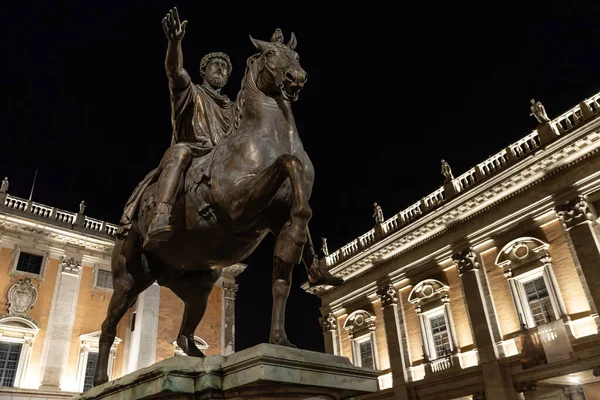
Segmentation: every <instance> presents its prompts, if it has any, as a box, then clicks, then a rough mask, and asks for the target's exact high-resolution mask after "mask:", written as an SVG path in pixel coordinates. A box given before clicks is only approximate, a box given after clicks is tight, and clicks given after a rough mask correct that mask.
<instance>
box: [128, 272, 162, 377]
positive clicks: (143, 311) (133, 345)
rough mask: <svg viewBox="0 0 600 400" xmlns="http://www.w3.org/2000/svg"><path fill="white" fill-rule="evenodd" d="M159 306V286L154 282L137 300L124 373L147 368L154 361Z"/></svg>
mask: <svg viewBox="0 0 600 400" xmlns="http://www.w3.org/2000/svg"><path fill="white" fill-rule="evenodd" d="M159 306H160V286H159V285H158V284H157V283H156V282H154V283H153V284H152V285H150V287H149V288H148V289H146V290H144V291H143V292H142V293H141V294H140V295H139V296H138V299H137V304H136V308H135V324H134V326H133V332H131V336H130V338H131V341H130V343H129V352H128V358H129V359H128V362H127V372H126V373H131V372H133V371H136V370H138V369H141V368H145V367H149V366H151V365H152V364H154V362H155V361H156V340H157V335H158V309H159Z"/></svg>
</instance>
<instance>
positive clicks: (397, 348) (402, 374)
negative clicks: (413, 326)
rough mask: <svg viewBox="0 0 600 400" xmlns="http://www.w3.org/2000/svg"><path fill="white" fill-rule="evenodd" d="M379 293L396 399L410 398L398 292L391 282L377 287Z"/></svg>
mask: <svg viewBox="0 0 600 400" xmlns="http://www.w3.org/2000/svg"><path fill="white" fill-rule="evenodd" d="M377 295H378V296H379V299H380V300H381V307H382V308H383V322H384V325H385V335H386V339H387V344H388V354H389V357H390V367H391V370H392V378H393V387H394V395H395V397H394V398H396V399H406V400H408V398H409V397H408V389H407V387H406V381H407V376H406V363H407V360H405V359H404V349H403V347H404V346H403V340H402V337H403V332H402V324H401V321H400V316H399V313H398V303H399V301H400V300H399V297H398V292H397V291H396V289H395V288H394V286H393V285H392V284H391V283H385V284H383V285H382V286H380V287H379V288H378V289H377Z"/></svg>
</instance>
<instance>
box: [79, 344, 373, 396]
mask: <svg viewBox="0 0 600 400" xmlns="http://www.w3.org/2000/svg"><path fill="white" fill-rule="evenodd" d="M378 375H379V372H378V371H376V370H372V369H367V368H359V367H355V366H353V365H352V364H351V363H350V360H349V359H348V358H346V357H339V356H334V355H331V354H324V353H317V352H313V351H307V350H300V349H292V348H288V347H281V346H274V345H269V344H260V345H257V346H254V347H251V348H249V349H246V350H242V351H240V352H237V353H234V354H231V355H229V356H209V357H207V358H204V359H202V358H194V357H185V356H174V357H171V358H169V359H167V360H163V361H161V362H158V363H156V364H154V365H152V366H150V367H148V368H144V369H141V370H138V371H136V372H134V373H131V374H129V375H125V376H123V377H121V378H119V379H116V380H114V381H111V382H107V383H105V384H104V385H101V386H98V387H95V388H92V389H91V390H89V391H87V392H86V393H84V394H82V395H78V396H76V397H74V398H73V400H99V399H103V400H117V399H119V400H121V399H139V400H142V399H169V400H200V399H202V400H209V399H230V400H242V399H281V398H285V399H298V400H300V399H303V400H308V399H314V400H317V399H323V400H325V399H348V398H352V397H354V396H358V395H361V394H368V393H374V392H375V391H377V377H378Z"/></svg>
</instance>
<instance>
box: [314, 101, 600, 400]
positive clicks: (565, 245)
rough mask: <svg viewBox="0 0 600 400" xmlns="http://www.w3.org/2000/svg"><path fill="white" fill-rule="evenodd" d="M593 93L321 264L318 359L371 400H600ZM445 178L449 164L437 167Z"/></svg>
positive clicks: (597, 122) (597, 130) (598, 196)
mask: <svg viewBox="0 0 600 400" xmlns="http://www.w3.org/2000/svg"><path fill="white" fill-rule="evenodd" d="M599 103H600V94H596V95H594V96H592V97H591V98H589V99H586V100H584V101H582V102H580V103H579V104H578V105H576V106H575V107H573V108H571V109H570V110H568V111H567V112H565V113H564V114H562V115H560V116H558V117H557V118H554V119H551V120H550V119H549V120H548V121H544V120H543V119H542V120H541V121H540V122H541V123H540V125H538V127H537V128H536V130H534V131H533V132H531V133H530V134H528V135H527V136H525V137H523V138H522V139H521V140H519V141H517V142H515V143H512V144H509V145H508V146H507V147H506V148H504V149H501V150H500V151H499V152H498V153H497V154H495V155H493V156H492V157H489V158H488V159H485V160H483V161H482V162H481V163H479V164H477V165H476V166H474V167H473V168H471V169H469V170H468V171H466V172H464V173H462V174H461V175H459V176H457V177H454V176H452V175H451V172H449V171H448V169H447V168H446V169H443V172H445V173H444V174H445V175H447V177H446V181H445V182H444V184H443V186H442V187H440V188H439V189H438V190H436V191H434V192H433V193H431V194H429V195H427V196H425V197H423V198H422V199H420V200H419V201H417V202H416V203H414V204H412V205H411V206H409V207H407V208H406V209H404V210H402V211H400V212H398V213H396V214H394V215H393V216H392V217H391V218H389V219H385V220H383V221H380V222H376V224H375V226H374V228H373V229H371V230H370V231H368V232H366V233H365V234H363V235H362V236H360V237H358V238H357V239H355V240H353V241H352V242H350V243H348V244H347V245H345V246H343V247H341V248H340V249H338V250H336V251H334V252H332V253H331V254H327V255H326V256H325V257H324V258H323V259H322V260H321V261H322V262H323V263H325V264H326V265H327V266H328V268H329V270H330V271H331V272H332V273H333V274H334V275H336V276H340V277H342V278H344V279H345V280H346V282H345V284H344V285H342V286H340V287H337V288H333V287H326V288H320V289H317V290H313V289H309V288H308V287H307V285H306V284H305V285H304V289H305V290H307V291H310V292H312V293H314V294H316V295H318V296H319V297H320V298H321V300H322V310H321V311H322V315H323V317H322V320H321V324H322V327H323V334H324V339H325V346H326V351H327V352H328V353H332V354H338V355H342V356H345V357H349V358H350V359H351V360H352V361H353V363H354V364H356V365H362V366H365V367H370V368H375V369H378V370H380V371H381V376H380V388H381V390H380V391H379V392H378V393H377V394H374V395H370V396H368V397H367V398H373V399H419V400H428V399H488V400H505V399H510V400H513V399H546V400H549V399H554V400H567V399H572V400H579V399H587V400H598V399H600V377H599V375H600V336H599V334H598V330H599V327H600V320H599V317H598V310H599V309H600V222H599V221H600V220H599V218H598V217H599V215H598V213H599V212H600V104H599ZM446 167H447V165H446Z"/></svg>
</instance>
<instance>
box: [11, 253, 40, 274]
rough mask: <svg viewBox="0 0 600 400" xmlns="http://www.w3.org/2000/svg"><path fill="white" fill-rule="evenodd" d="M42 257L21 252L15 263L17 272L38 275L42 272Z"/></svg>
mask: <svg viewBox="0 0 600 400" xmlns="http://www.w3.org/2000/svg"><path fill="white" fill-rule="evenodd" d="M43 260H44V256H38V255H36V254H30V253H25V252H21V253H20V254H19V261H18V262H17V271H22V272H29V273H30V274H37V275H39V274H40V272H41V270H42V261H43Z"/></svg>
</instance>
